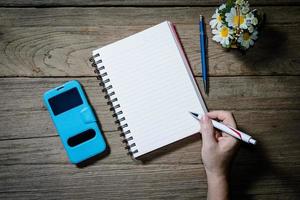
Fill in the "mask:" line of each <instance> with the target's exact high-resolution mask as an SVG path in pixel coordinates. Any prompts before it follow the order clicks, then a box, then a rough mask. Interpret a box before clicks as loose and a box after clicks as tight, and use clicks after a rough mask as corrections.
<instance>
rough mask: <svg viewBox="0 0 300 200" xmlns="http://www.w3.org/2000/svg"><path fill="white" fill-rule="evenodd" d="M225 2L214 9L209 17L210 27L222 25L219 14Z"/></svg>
mask: <svg viewBox="0 0 300 200" xmlns="http://www.w3.org/2000/svg"><path fill="white" fill-rule="evenodd" d="M225 7H226V6H225V4H222V5H221V6H220V7H219V8H217V9H216V11H215V13H214V14H213V16H212V17H211V18H212V20H211V21H210V22H209V25H210V26H211V28H216V27H217V28H218V29H219V28H220V27H221V25H222V18H221V16H220V14H219V11H220V10H223V9H224V8H225Z"/></svg>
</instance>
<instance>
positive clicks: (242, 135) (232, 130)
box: [190, 112, 256, 145]
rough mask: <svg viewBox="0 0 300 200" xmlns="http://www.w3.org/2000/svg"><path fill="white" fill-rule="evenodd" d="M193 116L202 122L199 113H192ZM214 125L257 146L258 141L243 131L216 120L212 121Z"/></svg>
mask: <svg viewBox="0 0 300 200" xmlns="http://www.w3.org/2000/svg"><path fill="white" fill-rule="evenodd" d="M190 113H191V115H192V116H193V117H194V118H195V119H197V120H200V118H201V116H200V115H199V114H197V113H193V112H190ZM212 124H213V126H214V127H215V128H217V129H219V130H221V131H223V132H225V133H227V134H229V135H231V136H233V137H235V138H237V139H239V140H242V141H244V142H246V143H249V144H253V145H255V144H256V140H255V139H253V138H252V137H251V136H250V135H248V134H246V133H243V132H242V131H239V130H236V129H235V128H232V127H230V126H227V125H224V124H222V123H220V122H217V121H216V120H212Z"/></svg>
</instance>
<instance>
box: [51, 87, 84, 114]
mask: <svg viewBox="0 0 300 200" xmlns="http://www.w3.org/2000/svg"><path fill="white" fill-rule="evenodd" d="M49 104H50V107H51V109H52V111H53V113H54V115H55V116H56V115H59V114H61V113H63V112H66V111H68V110H70V109H72V108H75V107H77V106H79V105H81V104H83V102H82V99H81V97H80V94H79V92H78V90H77V88H72V89H70V90H67V91H65V92H63V93H61V94H59V95H57V96H54V97H51V98H50V99H49Z"/></svg>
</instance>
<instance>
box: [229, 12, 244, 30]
mask: <svg viewBox="0 0 300 200" xmlns="http://www.w3.org/2000/svg"><path fill="white" fill-rule="evenodd" d="M225 20H226V22H228V26H229V27H233V28H236V27H239V28H242V29H247V24H246V19H245V16H244V15H238V14H237V13H236V9H235V8H231V10H230V13H226V14H225Z"/></svg>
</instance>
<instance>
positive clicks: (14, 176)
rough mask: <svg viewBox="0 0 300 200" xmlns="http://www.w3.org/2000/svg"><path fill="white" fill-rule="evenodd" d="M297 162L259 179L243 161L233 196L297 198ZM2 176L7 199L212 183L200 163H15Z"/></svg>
mask: <svg viewBox="0 0 300 200" xmlns="http://www.w3.org/2000/svg"><path fill="white" fill-rule="evenodd" d="M273 167H274V168H272V169H276V166H273ZM297 167H298V166H292V165H290V166H286V167H285V170H284V171H277V172H281V173H282V174H277V173H276V172H273V171H272V170H271V168H269V169H268V170H264V171H263V172H264V175H263V176H261V177H259V178H257V180H256V182H255V183H254V182H253V178H252V177H253V176H249V175H248V176H247V172H249V170H250V169H249V167H240V169H241V170H244V173H243V174H240V175H241V177H240V179H239V181H240V182H239V183H237V184H236V185H234V186H233V199H239V198H240V197H239V196H240V194H241V191H243V192H245V193H244V194H243V196H242V198H243V199H248V198H249V197H254V196H255V198H256V199H274V198H275V199H276V198H278V199H297V197H298V196H299V191H297V190H296V189H297V188H295V184H297V181H299V173H298V174H293V177H292V181H291V182H290V181H284V180H291V179H290V178H291V174H283V173H284V172H288V171H290V172H291V171H295V172H297ZM277 169H278V168H277ZM0 176H1V177H2V181H1V182H0V186H1V188H0V197H1V198H2V199H41V198H43V199H61V198H64V199H82V198H84V199H94V198H95V197H101V199H120V198H122V199H132V198H136V199H205V197H206V189H207V188H206V179H205V174H204V170H203V167H202V166H201V165H176V166H174V165H120V164H116V165H94V166H90V167H88V168H82V169H78V168H76V167H74V166H66V165H13V166H7V167H6V168H1V170H0ZM3 178H4V179H3ZM291 183H293V185H291ZM298 183H299V182H298ZM244 186H249V187H248V188H243V187H244ZM266 187H268V188H271V189H266ZM283 194H284V195H283ZM235 196H237V198H234V197H235ZM247 197H248V198H247Z"/></svg>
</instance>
